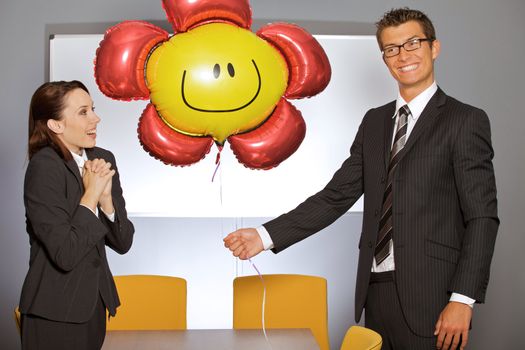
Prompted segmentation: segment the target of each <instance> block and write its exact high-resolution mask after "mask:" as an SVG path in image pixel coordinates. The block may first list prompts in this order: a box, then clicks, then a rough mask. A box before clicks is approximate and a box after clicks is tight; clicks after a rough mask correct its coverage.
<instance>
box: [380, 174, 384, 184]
mask: <svg viewBox="0 0 525 350" xmlns="http://www.w3.org/2000/svg"><path fill="white" fill-rule="evenodd" d="M381 183H382V184H384V183H385V177H384V176H383V177H381Z"/></svg>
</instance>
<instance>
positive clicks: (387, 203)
mask: <svg viewBox="0 0 525 350" xmlns="http://www.w3.org/2000/svg"><path fill="white" fill-rule="evenodd" d="M409 114H410V109H408V105H404V106H402V107H401V108H399V111H398V113H397V118H398V120H397V128H396V134H395V136H394V143H393V145H392V150H391V151H390V163H389V166H388V177H387V185H386V189H385V193H384V195H383V206H382V209H381V220H379V233H378V235H377V243H376V249H375V254H374V255H375V258H376V264H377V265H379V264H381V263H382V262H383V260H385V259H386V257H388V255H390V241H391V240H392V229H393V227H392V194H393V193H392V178H393V177H394V176H393V174H394V171H395V169H396V166H397V162H398V161H399V152H400V151H401V150H402V149H403V147H404V146H405V142H406V136H407V128H408V123H407V122H408V116H409Z"/></svg>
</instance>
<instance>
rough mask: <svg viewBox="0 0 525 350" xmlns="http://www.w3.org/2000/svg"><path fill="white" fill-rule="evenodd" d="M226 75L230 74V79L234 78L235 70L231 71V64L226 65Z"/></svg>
mask: <svg viewBox="0 0 525 350" xmlns="http://www.w3.org/2000/svg"><path fill="white" fill-rule="evenodd" d="M228 74H230V77H232V78H233V77H234V76H235V69H233V64H231V63H228Z"/></svg>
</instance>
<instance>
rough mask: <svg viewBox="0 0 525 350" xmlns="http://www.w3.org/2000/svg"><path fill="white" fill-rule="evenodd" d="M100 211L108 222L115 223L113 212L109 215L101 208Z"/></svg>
mask: <svg viewBox="0 0 525 350" xmlns="http://www.w3.org/2000/svg"><path fill="white" fill-rule="evenodd" d="M100 211H101V212H103V213H104V215H106V217H107V218H108V220H109V221H111V222H115V211H113V213H111V214H106V212H105V211H104V210H102V208H100Z"/></svg>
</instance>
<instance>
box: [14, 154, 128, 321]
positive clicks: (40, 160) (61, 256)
mask: <svg viewBox="0 0 525 350" xmlns="http://www.w3.org/2000/svg"><path fill="white" fill-rule="evenodd" d="M86 155H87V157H88V158H89V159H93V158H102V159H104V160H106V161H108V162H110V163H111V165H112V168H113V169H115V171H116V174H115V175H114V176H113V179H112V181H113V182H112V187H111V190H112V198H113V205H114V207H115V221H114V222H111V221H110V220H108V219H107V218H106V216H105V215H104V214H100V218H97V217H96V216H95V215H94V214H93V213H92V212H91V210H89V209H88V208H86V207H84V206H80V205H79V203H80V198H81V197H82V195H83V193H84V189H83V185H82V178H81V176H80V172H79V169H78V166H77V164H76V163H75V161H74V160H70V161H65V160H63V159H62V158H61V157H60V156H59V155H58V154H57V153H56V152H55V151H54V150H53V149H52V148H50V147H45V148H43V149H41V150H40V151H38V152H37V153H36V154H35V155H34V156H33V157H32V158H31V161H30V162H29V165H28V167H27V171H26V177H25V182H24V204H25V208H26V224H27V233H28V234H29V241H30V243H31V254H30V258H29V271H28V273H27V276H26V278H25V281H24V285H23V287H22V293H21V296H20V311H21V312H22V313H24V314H32V315H36V316H40V317H43V318H47V319H50V320H54V321H60V322H72V323H81V322H85V321H87V320H89V319H90V317H91V316H92V315H93V312H94V311H95V306H96V304H97V301H98V299H99V297H100V296H102V298H103V300H104V304H105V306H106V308H107V309H108V310H109V312H110V314H111V315H115V311H116V308H117V307H118V306H119V305H120V301H119V298H118V295H117V290H116V288H115V283H114V281H113V276H112V275H111V271H110V269H109V266H108V261H107V258H106V250H105V246H106V245H107V246H109V247H110V248H112V249H113V250H115V251H116V252H118V253H120V254H124V253H125V252H127V251H128V250H129V249H130V247H131V243H132V240H133V233H134V227H133V224H132V223H131V221H129V220H128V217H127V213H126V207H125V202H124V198H123V197H122V189H121V187H120V181H119V175H118V170H117V167H116V164H115V158H114V157H113V154H112V153H111V152H109V151H106V150H104V149H102V148H98V147H95V148H92V149H86ZM99 213H100V209H99Z"/></svg>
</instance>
